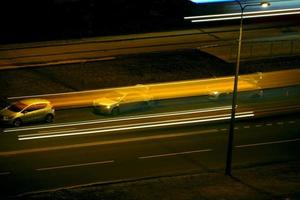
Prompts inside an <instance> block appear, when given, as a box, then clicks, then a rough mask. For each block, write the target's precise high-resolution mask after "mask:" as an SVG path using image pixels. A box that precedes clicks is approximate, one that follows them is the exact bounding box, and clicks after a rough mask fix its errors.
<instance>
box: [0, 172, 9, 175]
mask: <svg viewBox="0 0 300 200" xmlns="http://www.w3.org/2000/svg"><path fill="white" fill-rule="evenodd" d="M8 174H11V173H10V172H0V176H3V175H8Z"/></svg>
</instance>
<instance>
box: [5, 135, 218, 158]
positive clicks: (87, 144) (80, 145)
mask: <svg viewBox="0 0 300 200" xmlns="http://www.w3.org/2000/svg"><path fill="white" fill-rule="evenodd" d="M216 132H218V130H217V129H208V130H203V131H199V130H197V131H192V132H183V133H173V134H165V135H154V136H153V135H151V136H142V137H135V138H126V139H119V140H109V141H95V142H88V143H80V144H71V145H61V146H53V147H41V148H33V149H22V150H12V151H4V152H0V156H13V155H18V154H27V153H37V152H45V151H57V150H66V149H73V148H84V147H93V146H100V145H111V144H122V143H129V142H140V141H146V140H159V139H167V138H174V137H188V136H193V135H202V134H208V133H216Z"/></svg>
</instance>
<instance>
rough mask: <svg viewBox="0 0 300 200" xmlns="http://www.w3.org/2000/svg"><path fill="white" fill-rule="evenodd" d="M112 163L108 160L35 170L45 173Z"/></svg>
mask: <svg viewBox="0 0 300 200" xmlns="http://www.w3.org/2000/svg"><path fill="white" fill-rule="evenodd" d="M113 162H114V160H108V161H100V162H90V163H80V164H73V165H62V166H55V167H44V168H39V169H36V170H37V171H46V170H55V169H64V168H71V167H83V166H90V165H101V164H109V163H113Z"/></svg>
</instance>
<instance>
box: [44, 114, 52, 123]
mask: <svg viewBox="0 0 300 200" xmlns="http://www.w3.org/2000/svg"><path fill="white" fill-rule="evenodd" d="M53 119H54V116H53V115H52V114H48V115H46V118H45V121H46V122H47V123H51V122H53Z"/></svg>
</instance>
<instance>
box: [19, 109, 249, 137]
mask: <svg viewBox="0 0 300 200" xmlns="http://www.w3.org/2000/svg"><path fill="white" fill-rule="evenodd" d="M253 116H254V114H253V112H252V111H251V112H241V113H237V114H236V118H237V119H238V118H247V117H253ZM228 119H230V114H222V115H215V116H211V117H194V118H185V119H181V121H180V120H178V119H175V120H165V121H159V122H150V123H147V122H146V123H136V124H129V125H121V126H111V127H105V128H92V129H83V130H78V131H77V132H76V131H55V132H49V133H37V134H27V135H19V136H18V140H20V141H22V140H34V139H45V138H55V137H66V136H77V135H87V134H96V133H107V132H115V131H127V130H137V129H145V128H156V127H167V126H175V125H185V124H194V123H203V122H212V121H221V120H228Z"/></svg>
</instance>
